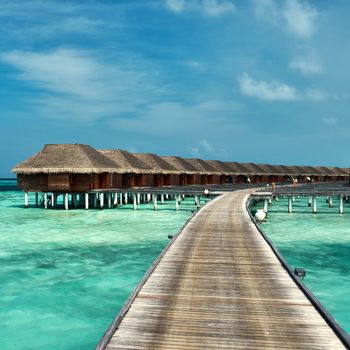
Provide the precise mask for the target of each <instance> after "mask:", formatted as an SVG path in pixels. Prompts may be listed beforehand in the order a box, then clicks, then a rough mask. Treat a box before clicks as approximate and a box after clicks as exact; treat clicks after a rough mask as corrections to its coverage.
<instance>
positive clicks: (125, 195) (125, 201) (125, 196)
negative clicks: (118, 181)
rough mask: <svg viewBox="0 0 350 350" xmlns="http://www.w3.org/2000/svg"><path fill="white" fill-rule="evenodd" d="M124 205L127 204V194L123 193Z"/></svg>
mask: <svg viewBox="0 0 350 350" xmlns="http://www.w3.org/2000/svg"><path fill="white" fill-rule="evenodd" d="M124 203H125V204H128V194H127V193H124Z"/></svg>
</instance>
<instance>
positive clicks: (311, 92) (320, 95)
mask: <svg viewBox="0 0 350 350" xmlns="http://www.w3.org/2000/svg"><path fill="white" fill-rule="evenodd" d="M304 95H305V98H306V99H307V100H311V101H323V100H325V99H326V98H327V97H328V96H327V94H326V93H325V92H323V91H321V90H319V89H314V88H312V89H306V91H305V94H304Z"/></svg>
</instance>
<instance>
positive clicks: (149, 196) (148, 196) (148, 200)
mask: <svg viewBox="0 0 350 350" xmlns="http://www.w3.org/2000/svg"><path fill="white" fill-rule="evenodd" d="M150 201H151V194H150V193H147V203H149V202H150Z"/></svg>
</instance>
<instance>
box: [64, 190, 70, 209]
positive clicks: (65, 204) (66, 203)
mask: <svg viewBox="0 0 350 350" xmlns="http://www.w3.org/2000/svg"><path fill="white" fill-rule="evenodd" d="M68 206H69V205H68V193H65V194H64V208H65V209H66V210H68Z"/></svg>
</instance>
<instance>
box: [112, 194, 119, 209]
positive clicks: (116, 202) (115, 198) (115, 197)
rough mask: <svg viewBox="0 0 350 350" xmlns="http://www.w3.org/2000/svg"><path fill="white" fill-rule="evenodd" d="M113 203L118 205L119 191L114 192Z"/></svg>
mask: <svg viewBox="0 0 350 350" xmlns="http://www.w3.org/2000/svg"><path fill="white" fill-rule="evenodd" d="M113 205H114V206H115V207H116V206H117V205H118V193H117V192H115V193H114V200H113Z"/></svg>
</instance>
